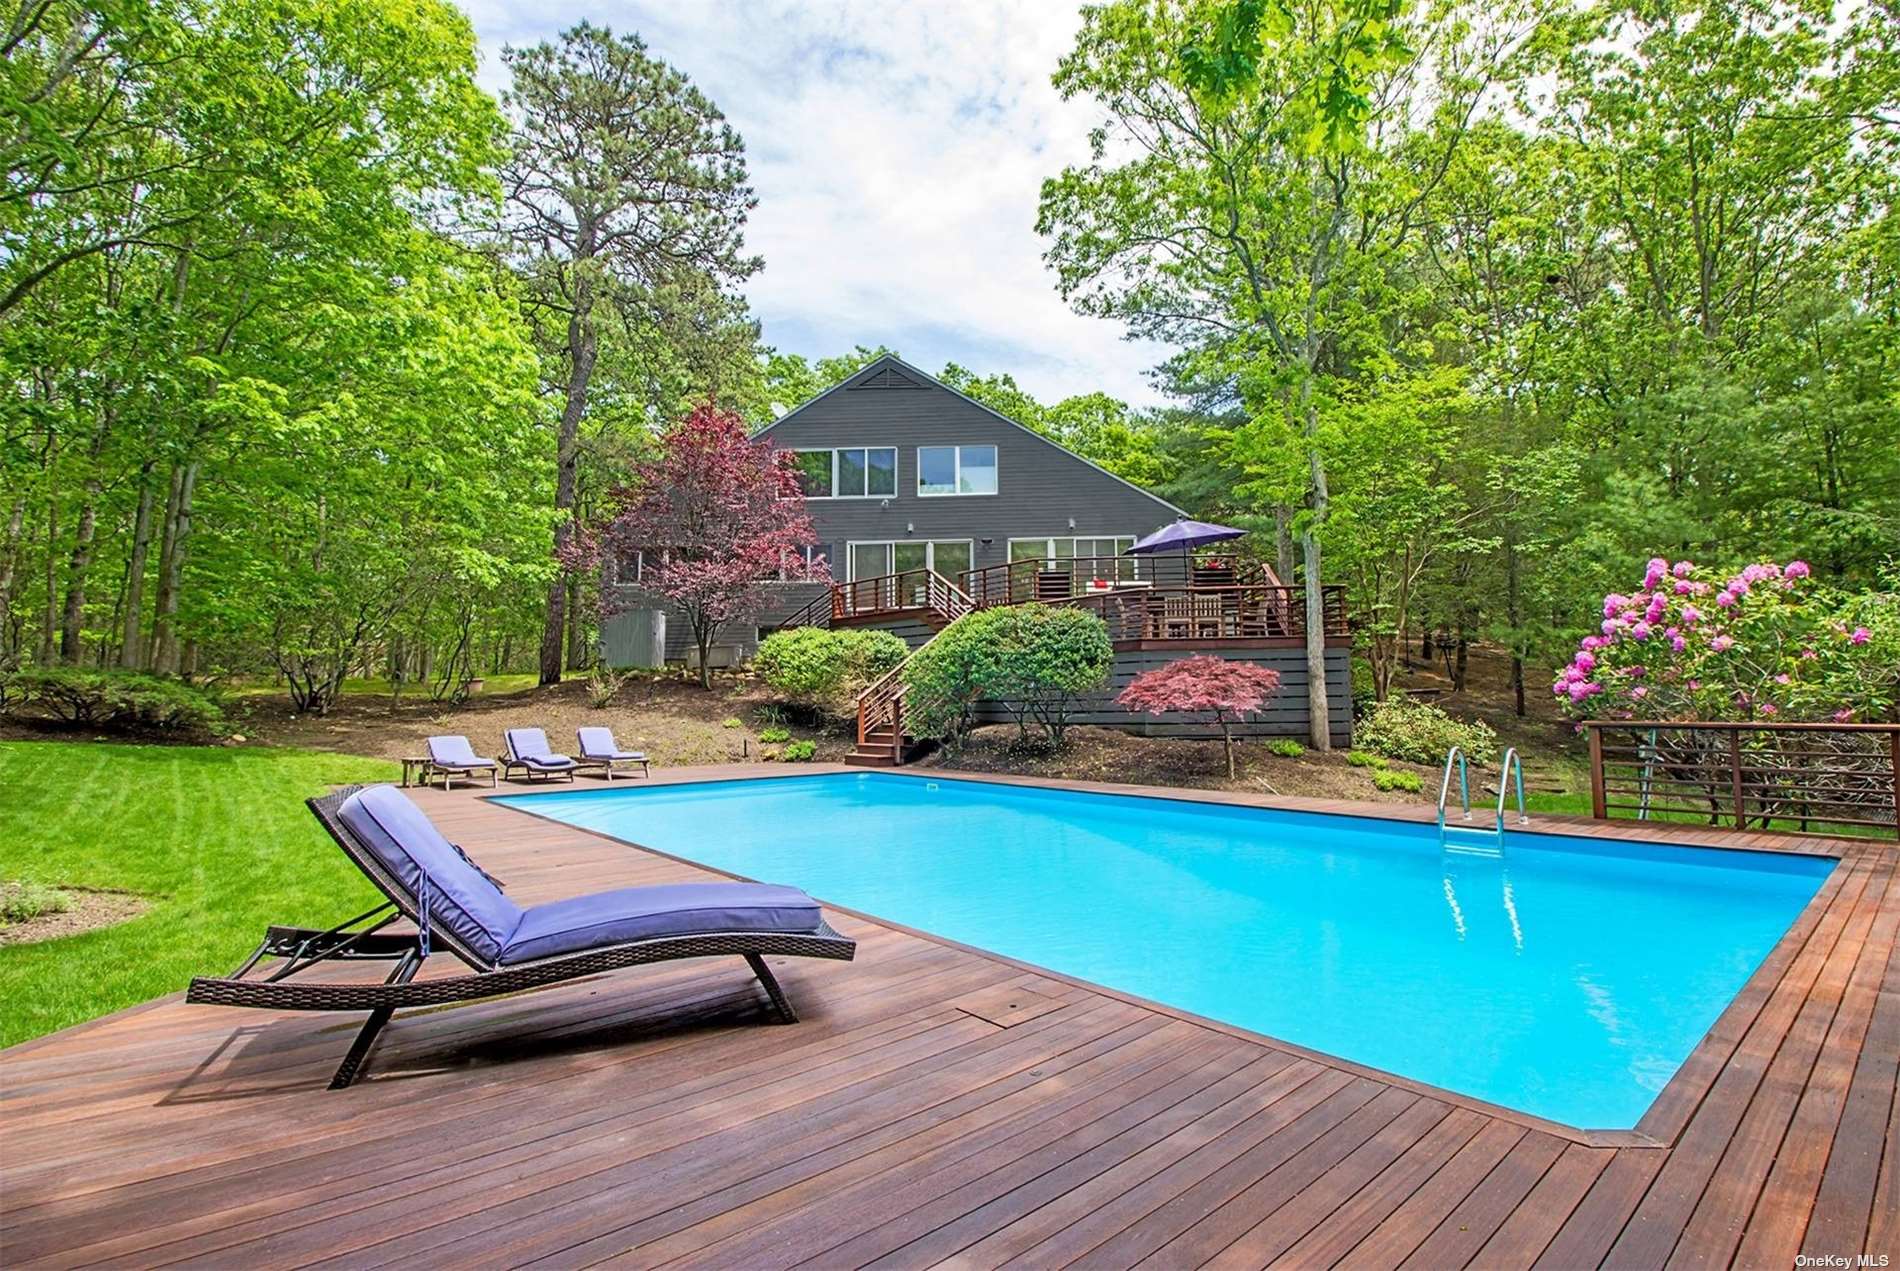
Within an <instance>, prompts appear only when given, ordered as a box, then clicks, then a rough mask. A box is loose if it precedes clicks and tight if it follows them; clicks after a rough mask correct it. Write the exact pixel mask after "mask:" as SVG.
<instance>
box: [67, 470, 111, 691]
mask: <svg viewBox="0 0 1900 1271" xmlns="http://www.w3.org/2000/svg"><path fill="white" fill-rule="evenodd" d="M100 488H101V487H100V482H99V478H98V477H96V476H95V477H93V478H91V479H90V480H88V481H87V482H86V501H85V503H83V504H82V505H81V506H80V509H79V524H78V526H77V527H76V528H75V529H74V531H73V550H72V554H71V555H70V556H69V557H67V560H66V604H65V607H64V609H63V610H62V611H61V613H60V619H59V660H60V661H61V662H63V663H65V664H66V665H67V666H78V665H79V652H80V650H79V642H80V638H81V636H82V635H83V634H84V631H83V628H84V626H85V620H86V574H87V571H89V570H90V569H91V568H92V543H93V538H94V536H95V535H96V534H97V533H98V530H99V491H100Z"/></svg>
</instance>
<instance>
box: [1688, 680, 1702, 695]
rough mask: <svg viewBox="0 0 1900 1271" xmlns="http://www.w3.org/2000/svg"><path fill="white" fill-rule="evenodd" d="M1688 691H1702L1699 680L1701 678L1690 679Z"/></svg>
mask: <svg viewBox="0 0 1900 1271" xmlns="http://www.w3.org/2000/svg"><path fill="white" fill-rule="evenodd" d="M1689 691H1690V692H1691V693H1700V692H1701V691H1702V681H1701V680H1690V681H1689Z"/></svg>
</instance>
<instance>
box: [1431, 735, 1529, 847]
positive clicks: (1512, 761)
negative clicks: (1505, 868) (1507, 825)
mask: <svg viewBox="0 0 1900 1271" xmlns="http://www.w3.org/2000/svg"><path fill="white" fill-rule="evenodd" d="M1513 772H1515V773H1516V774H1517V823H1518V824H1519V825H1529V824H1530V823H1531V818H1530V816H1529V815H1528V814H1527V813H1526V812H1525V811H1524V757H1523V756H1522V755H1520V754H1518V753H1517V747H1516V746H1512V747H1511V748H1510V749H1509V750H1507V751H1505V752H1504V763H1503V764H1502V766H1500V767H1499V768H1498V842H1499V843H1500V844H1502V843H1503V842H1504V796H1505V792H1506V791H1508V790H1509V789H1510V785H1511V774H1512V773H1513ZM1441 819H1442V818H1441Z"/></svg>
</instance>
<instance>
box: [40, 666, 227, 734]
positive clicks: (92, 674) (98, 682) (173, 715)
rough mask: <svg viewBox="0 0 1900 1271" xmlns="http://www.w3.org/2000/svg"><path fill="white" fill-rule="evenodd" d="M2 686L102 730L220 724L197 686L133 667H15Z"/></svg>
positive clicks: (204, 728) (203, 728)
mask: <svg viewBox="0 0 1900 1271" xmlns="http://www.w3.org/2000/svg"><path fill="white" fill-rule="evenodd" d="M7 691H8V693H9V695H10V696H11V697H12V699H13V700H14V701H15V702H16V703H23V704H24V703H30V704H32V705H35V706H38V707H39V708H40V709H41V710H44V711H46V712H47V713H49V714H51V715H52V716H54V717H55V718H57V719H63V720H66V721H67V722H68V723H74V724H86V725H89V726H91V727H94V728H99V729H104V730H107V731H116V732H138V731H146V730H155V731H161V732H173V733H197V732H215V731H216V730H217V729H218V728H219V727H221V726H222V725H223V723H224V716H223V714H222V713H221V712H220V711H219V710H218V704H217V703H216V702H214V701H212V700H211V697H210V695H208V694H207V693H205V692H204V691H203V690H202V689H197V688H193V687H192V686H191V685H189V684H186V683H184V682H183V681H181V680H166V679H160V678H159V677H158V676H155V675H144V674H141V673H139V672H137V671H94V670H86V669H83V668H80V667H71V666H48V667H30V668H28V669H26V670H22V671H16V672H14V674H13V678H12V681H11V683H10V685H9V687H8V690H7Z"/></svg>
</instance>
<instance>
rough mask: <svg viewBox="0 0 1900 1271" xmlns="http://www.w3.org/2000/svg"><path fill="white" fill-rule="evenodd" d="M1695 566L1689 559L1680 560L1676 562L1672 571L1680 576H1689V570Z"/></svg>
mask: <svg viewBox="0 0 1900 1271" xmlns="http://www.w3.org/2000/svg"><path fill="white" fill-rule="evenodd" d="M1694 568H1695V566H1694V565H1691V564H1690V563H1689V562H1688V561H1686V560H1679V561H1677V562H1676V567H1675V569H1674V570H1672V571H1671V572H1672V573H1674V574H1675V576H1676V577H1678V578H1687V577H1688V576H1689V571H1690V570H1692V569H1694Z"/></svg>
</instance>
